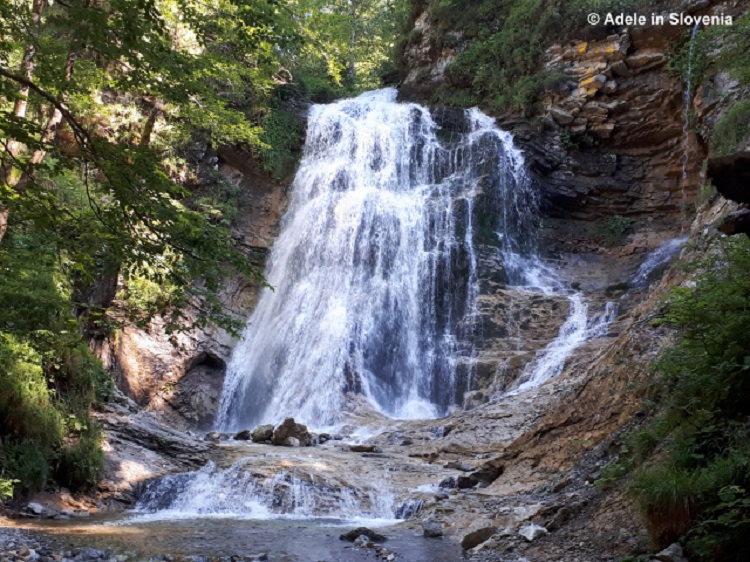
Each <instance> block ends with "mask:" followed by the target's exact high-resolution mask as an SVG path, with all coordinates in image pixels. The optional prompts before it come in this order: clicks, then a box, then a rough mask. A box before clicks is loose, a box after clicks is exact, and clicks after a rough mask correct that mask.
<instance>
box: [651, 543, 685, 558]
mask: <svg viewBox="0 0 750 562" xmlns="http://www.w3.org/2000/svg"><path fill="white" fill-rule="evenodd" d="M654 558H655V559H656V560H659V562H687V559H686V558H685V555H684V554H683V553H682V547H681V546H680V545H679V544H678V543H674V544H670V545H669V546H668V547H667V548H665V549H664V550H662V551H661V552H660V553H659V554H657V555H656V556H654Z"/></svg>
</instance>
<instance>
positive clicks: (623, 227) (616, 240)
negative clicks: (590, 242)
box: [593, 215, 635, 247]
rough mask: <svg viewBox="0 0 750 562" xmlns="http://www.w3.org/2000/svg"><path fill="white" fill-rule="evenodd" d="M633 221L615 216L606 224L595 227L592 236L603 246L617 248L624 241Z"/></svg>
mask: <svg viewBox="0 0 750 562" xmlns="http://www.w3.org/2000/svg"><path fill="white" fill-rule="evenodd" d="M633 223H635V221H634V220H633V219H631V218H628V217H623V216H622V215H615V216H614V217H612V218H611V219H608V220H607V222H605V223H603V224H599V225H597V226H596V227H595V228H594V230H593V234H594V237H595V238H596V239H597V240H598V241H599V242H601V243H602V244H604V245H605V246H610V247H611V246H619V245H620V244H622V243H623V242H624V241H625V238H626V236H627V235H628V232H629V230H630V228H631V227H632V226H633Z"/></svg>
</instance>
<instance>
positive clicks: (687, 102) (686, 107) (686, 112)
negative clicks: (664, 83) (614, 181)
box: [680, 21, 701, 218]
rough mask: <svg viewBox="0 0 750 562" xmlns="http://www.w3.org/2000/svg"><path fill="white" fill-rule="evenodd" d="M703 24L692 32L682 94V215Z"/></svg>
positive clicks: (685, 205)
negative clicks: (696, 59)
mask: <svg viewBox="0 0 750 562" xmlns="http://www.w3.org/2000/svg"><path fill="white" fill-rule="evenodd" d="M700 26H701V23H700V21H699V22H697V23H696V24H695V25H694V26H693V29H692V30H691V32H690V39H689V41H690V47H689V50H688V61H687V68H686V69H685V90H684V91H683V93H682V176H681V181H680V191H681V193H682V202H681V206H682V214H683V218H686V213H687V180H688V165H689V164H690V122H691V119H690V106H691V103H692V100H693V58H694V57H695V36H696V35H697V33H698V30H699V29H700Z"/></svg>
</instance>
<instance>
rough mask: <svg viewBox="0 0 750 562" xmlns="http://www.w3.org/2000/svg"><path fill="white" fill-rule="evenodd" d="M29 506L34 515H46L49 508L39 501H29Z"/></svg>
mask: <svg viewBox="0 0 750 562" xmlns="http://www.w3.org/2000/svg"><path fill="white" fill-rule="evenodd" d="M27 507H28V508H29V511H31V512H32V513H33V514H34V515H44V514H46V513H47V508H46V507H44V506H43V505H42V504H40V503H37V502H29V505H28V506H27Z"/></svg>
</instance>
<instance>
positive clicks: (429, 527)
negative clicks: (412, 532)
mask: <svg viewBox="0 0 750 562" xmlns="http://www.w3.org/2000/svg"><path fill="white" fill-rule="evenodd" d="M422 533H423V534H424V536H425V537H442V536H443V524H442V523H441V522H440V521H438V520H437V519H425V520H424V521H422Z"/></svg>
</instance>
